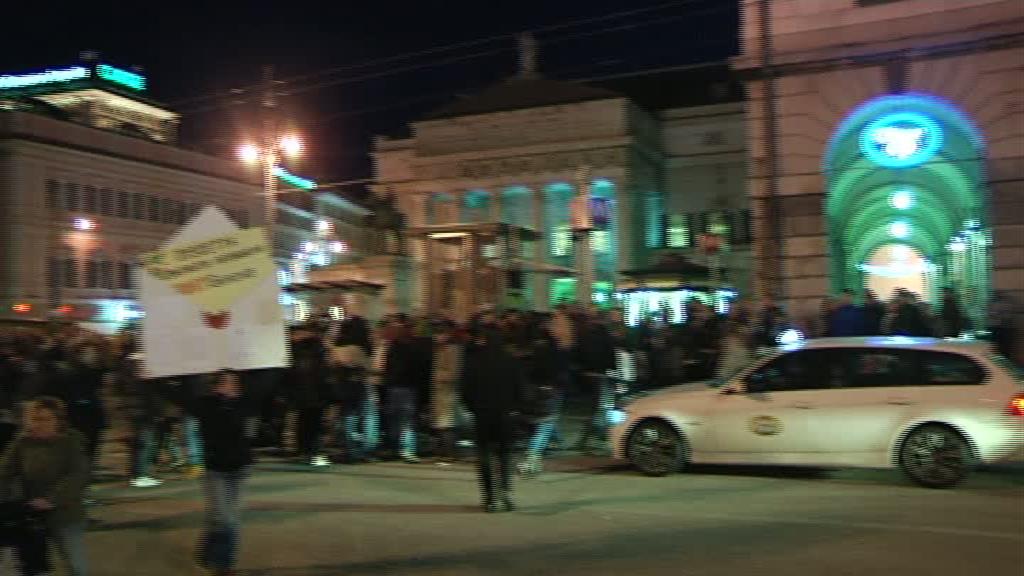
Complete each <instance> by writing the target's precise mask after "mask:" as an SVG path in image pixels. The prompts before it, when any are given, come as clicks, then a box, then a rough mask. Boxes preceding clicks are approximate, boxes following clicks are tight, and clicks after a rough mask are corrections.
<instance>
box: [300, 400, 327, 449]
mask: <svg viewBox="0 0 1024 576" xmlns="http://www.w3.org/2000/svg"><path fill="white" fill-rule="evenodd" d="M323 420H324V407H323V405H322V404H317V405H315V406H305V407H303V408H300V409H299V422H298V424H297V430H296V435H297V436H298V444H299V454H301V455H303V456H309V457H312V456H316V455H317V454H318V453H319V452H320V439H321V437H322V436H323Z"/></svg>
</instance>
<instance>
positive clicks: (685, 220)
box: [665, 214, 691, 248]
mask: <svg viewBox="0 0 1024 576" xmlns="http://www.w3.org/2000/svg"><path fill="white" fill-rule="evenodd" d="M665 235H666V237H665V247H667V248H689V247H690V245H691V242H690V215H689V214H669V215H668V226H666V227H665Z"/></svg>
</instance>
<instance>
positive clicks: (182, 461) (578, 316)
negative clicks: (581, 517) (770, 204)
mask: <svg viewBox="0 0 1024 576" xmlns="http://www.w3.org/2000/svg"><path fill="white" fill-rule="evenodd" d="M991 309H992V313H991V314H990V316H989V318H988V322H987V323H986V326H985V327H984V328H987V329H988V330H989V331H990V332H991V333H992V337H993V340H994V345H995V347H996V348H997V349H998V350H1000V351H1002V352H1003V353H1004V354H1005V355H1007V356H1009V355H1010V354H1009V351H1010V350H1011V349H1012V346H1013V337H1014V333H1013V326H1012V323H1011V321H1009V320H1008V319H1010V318H1012V317H1013V309H1012V305H1011V303H1010V302H1009V301H1008V300H1007V299H1006V298H1005V297H1003V296H1001V295H997V296H996V298H995V299H994V301H993V303H992V306H991ZM975 328H977V327H976V326H974V325H973V324H972V320H971V319H970V317H969V316H968V315H967V314H965V313H964V310H963V308H962V307H961V305H960V303H959V302H958V301H957V297H956V295H955V293H954V292H953V291H951V290H947V291H946V292H945V293H944V295H943V298H942V302H941V306H940V307H939V309H938V311H937V312H935V313H932V311H931V310H930V307H929V306H928V305H927V304H925V303H923V302H920V301H919V300H918V299H917V298H916V297H915V296H914V295H913V294H911V293H909V292H906V291H900V292H897V293H896V295H895V296H894V297H893V298H892V300H891V301H890V302H888V303H883V302H881V301H879V300H878V299H877V298H875V297H874V295H873V294H871V293H870V292H868V293H867V294H866V296H865V299H864V302H863V303H862V304H860V305H858V304H856V303H854V295H853V294H852V293H851V292H849V291H846V292H843V293H842V294H840V295H839V296H838V297H837V298H836V299H828V300H826V301H825V302H824V304H823V306H822V309H821V313H820V314H818V315H816V316H815V317H813V318H809V319H804V321H802V322H801V321H799V320H796V319H794V318H792V317H791V316H789V315H787V314H786V313H785V311H784V310H783V308H782V307H781V306H779V305H777V304H776V303H774V302H772V301H771V300H764V301H761V302H758V303H752V302H749V301H743V300H740V301H737V302H734V303H733V305H732V306H731V307H730V309H729V311H728V313H727V314H719V313H716V311H715V309H714V308H712V307H711V306H708V305H706V304H704V303H701V302H699V301H690V302H689V303H688V305H687V307H686V310H685V322H683V323H679V324H669V323H666V322H664V319H663V317H661V316H660V315H659V314H652V315H650V317H648V318H646V319H645V320H644V321H642V322H641V323H640V324H639V325H638V326H635V327H628V326H627V325H626V323H625V322H624V321H623V316H622V312H621V311H620V310H617V309H611V310H601V309H597V308H593V307H590V308H588V307H582V306H577V305H572V304H564V305H559V306H557V307H556V308H555V309H554V310H553V311H551V312H524V311H517V310H506V311H501V312H497V311H493V310H485V311H481V312H480V313H478V314H476V315H475V316H474V317H473V318H472V319H471V320H469V321H468V322H466V323H462V324H460V323H456V322H454V321H452V320H450V319H447V318H444V317H435V316H408V315H405V314H394V315H390V316H388V317H386V318H384V319H382V320H380V321H379V322H377V323H376V324H374V325H371V323H370V322H369V321H368V320H366V319H365V318H362V317H360V316H351V317H349V318H346V319H344V320H332V319H330V318H329V317H327V316H323V317H319V318H317V319H315V320H312V321H309V322H306V323H304V324H302V325H299V326H295V327H292V328H290V329H289V333H288V339H289V343H290V347H291V364H290V366H288V367H286V368H281V369H267V370H250V371H242V372H237V373H236V372H233V371H230V370H224V371H222V372H219V373H215V374H204V375H189V376H182V377H176V378H164V379H158V380H154V379H148V378H146V377H145V375H144V371H143V369H142V368H143V366H144V364H145V351H144V350H142V349H141V347H140V346H139V345H138V343H137V341H136V337H135V334H134V332H133V331H132V330H126V331H124V332H123V333H122V334H120V335H118V336H117V337H113V338H108V337H100V336H98V335H96V334H92V333H89V332H87V331H84V330H80V329H78V328H76V327H75V326H73V325H62V326H60V327H59V329H56V330H54V329H50V330H45V331H30V330H27V329H20V330H17V331H8V332H7V333H3V334H0V448H3V457H2V459H0V479H4V480H8V482H7V484H12V482H10V480H14V479H16V480H17V482H15V483H16V484H18V486H17V488H18V489H19V490H20V495H18V496H17V498H19V500H17V502H21V507H20V508H19V507H15V508H9V507H8V508H0V512H3V513H5V514H8V517H10V518H16V517H24V518H25V519H26V520H25V521H24V522H23V524H24V526H22V528H26V527H30V526H35V527H37V528H38V529H37V530H29V529H23V530H21V531H20V532H18V534H20V535H21V536H20V537H19V539H16V540H17V546H18V547H19V549H20V550H21V551H22V554H21V557H22V565H23V573H25V574H40V573H43V571H45V570H46V569H47V564H46V554H41V553H39V550H40V549H43V550H45V547H43V548H41V547H40V539H46V540H48V541H50V542H52V543H53V545H54V549H55V550H56V551H57V552H58V554H57V556H58V557H59V558H60V559H61V561H62V562H63V563H65V564H66V569H67V573H68V574H71V575H73V576H78V575H82V574H85V570H86V568H85V557H84V552H83V546H82V534H83V532H84V530H85V528H86V526H87V521H86V514H85V510H86V508H85V506H86V505H87V504H88V503H89V499H88V497H87V489H88V485H89V483H90V480H91V479H93V477H94V476H95V470H96V464H97V461H98V457H99V452H100V449H101V446H103V437H104V431H105V430H106V429H107V427H108V422H109V421H110V418H108V409H109V410H110V411H111V415H112V416H116V417H117V419H118V420H121V421H124V422H125V423H127V424H128V428H129V429H130V431H131V432H130V434H129V436H128V438H129V440H128V444H129V450H128V452H129V454H130V458H129V459H128V463H127V468H128V469H127V470H126V472H127V474H126V476H127V477H128V482H129V485H130V486H132V487H136V488H148V487H153V486H158V485H160V484H161V483H162V482H161V480H159V479H157V478H156V476H157V475H158V474H157V472H156V471H155V470H156V469H157V467H158V466H160V465H163V466H165V467H169V468H177V469H179V471H180V472H181V474H182V475H183V476H185V477H191V478H200V479H201V481H202V486H203V491H204V495H205V499H206V505H207V514H206V518H205V522H204V530H203V536H202V539H201V540H200V544H199V547H198V553H197V561H198V562H199V563H200V565H202V566H205V567H207V568H209V569H210V570H211V571H212V572H211V573H213V574H230V573H231V570H232V568H233V566H234V564H235V562H236V557H237V548H238V531H239V529H240V507H241V503H240V502H241V494H242V492H243V486H244V483H245V479H246V478H247V476H248V470H249V467H250V466H249V465H250V464H251V463H252V461H253V451H252V449H253V448H258V447H266V448H277V449H279V450H285V451H287V452H291V455H292V456H293V457H294V458H296V459H297V460H298V461H299V462H301V463H302V464H303V465H306V466H311V467H314V468H319V467H324V466H330V465H332V464H358V463H361V462H369V461H376V460H382V459H400V460H403V461H405V462H409V463H417V462H420V461H421V458H424V457H430V458H432V459H433V460H434V461H435V462H436V463H437V465H439V466H446V465H449V464H451V463H452V462H454V461H456V460H458V459H460V458H461V457H462V456H464V455H466V453H467V452H468V449H469V447H470V446H472V447H473V448H474V452H475V458H474V460H475V461H476V463H477V469H478V476H479V485H480V492H481V507H482V509H483V510H485V511H487V512H500V511H505V510H513V509H514V508H515V502H514V499H513V497H512V479H513V476H514V475H515V474H516V472H518V473H519V474H521V475H523V476H525V477H529V476H532V475H535V474H537V473H539V472H541V471H542V469H543V462H544V457H545V455H546V454H547V453H549V452H550V451H551V450H553V449H557V448H560V447H568V444H567V443H566V442H565V440H566V439H565V437H564V436H563V427H562V426H561V416H562V414H563V412H564V411H565V410H566V407H567V406H569V405H570V404H571V403H575V404H573V405H580V404H582V405H583V406H585V407H586V408H585V410H586V418H585V420H584V424H583V426H582V429H581V430H580V432H579V435H578V437H577V438H576V442H575V443H574V445H573V446H572V448H573V449H575V450H578V451H585V452H586V451H593V450H602V449H603V445H604V443H603V440H604V436H605V433H606V431H607V427H608V425H609V418H608V413H609V411H610V410H611V409H612V408H613V406H614V403H615V398H616V394H617V393H620V392H622V391H623V390H624V389H625V388H627V387H628V388H629V389H631V390H637V389H643V388H658V387H663V386H668V385H672V384H676V383H679V382H685V381H693V380H704V379H712V378H719V379H723V378H727V377H728V376H730V375H731V374H733V373H735V372H736V371H738V370H740V369H741V368H743V367H744V366H746V365H747V364H748V363H749V362H750V361H751V360H752V359H753V358H754V357H755V354H756V351H757V349H758V348H761V347H771V346H774V345H775V344H776V343H778V342H779V341H780V337H781V336H782V335H783V334H784V333H785V332H787V331H791V330H794V329H799V330H801V331H802V332H804V333H806V334H808V335H810V336H860V335H906V336H938V337H946V336H959V335H961V334H963V333H965V332H969V331H970V330H972V329H975ZM226 368H230V367H226ZM104 391H106V392H107V394H109V395H110V396H111V397H113V398H116V401H113V402H107V401H105V400H104V398H105V396H104ZM516 458H518V460H516ZM8 500H9V501H10V498H8ZM33 522H34V523H33ZM0 527H2V526H0Z"/></svg>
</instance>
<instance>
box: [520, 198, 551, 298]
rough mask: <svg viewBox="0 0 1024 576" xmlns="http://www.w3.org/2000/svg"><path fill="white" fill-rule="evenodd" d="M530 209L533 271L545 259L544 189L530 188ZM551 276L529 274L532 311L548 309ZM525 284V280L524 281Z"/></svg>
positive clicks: (542, 263)
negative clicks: (535, 235) (531, 286)
mask: <svg viewBox="0 0 1024 576" xmlns="http://www.w3.org/2000/svg"><path fill="white" fill-rule="evenodd" d="M530 207H531V209H532V211H531V217H532V219H531V222H532V225H533V230H534V232H536V233H537V239H536V240H534V241H533V254H531V255H530V256H531V259H532V261H533V268H534V269H535V270H537V269H540V268H542V267H543V266H544V262H545V260H546V258H547V256H546V255H547V249H548V244H547V231H546V230H545V229H544V187H543V186H534V187H532V188H530ZM550 280H551V275H550V274H548V273H547V272H531V273H530V280H529V281H530V282H532V283H533V290H532V292H533V295H532V296H533V301H532V302H531V304H532V305H533V309H534V310H548V309H550V305H549V301H550V300H551V297H550V295H549V292H550V289H551V282H550ZM524 282H525V279H524Z"/></svg>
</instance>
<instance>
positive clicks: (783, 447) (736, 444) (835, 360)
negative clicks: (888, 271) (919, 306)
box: [611, 336, 1024, 487]
mask: <svg viewBox="0 0 1024 576" xmlns="http://www.w3.org/2000/svg"><path fill="white" fill-rule="evenodd" d="M613 423H614V426H613V428H612V433H611V442H612V451H613V454H614V456H615V457H616V458H619V459H625V460H629V461H630V462H632V463H633V465H634V466H636V468H638V469H639V470H640V471H642V472H644V473H645V474H648V475H654V476H660V475H664V474H668V473H670V472H674V471H677V470H680V469H681V468H683V467H684V466H685V465H686V464H688V463H713V464H771V465H798V466H824V467H866V468H894V467H900V468H901V469H902V470H903V471H904V472H905V473H906V475H907V476H908V477H909V478H910V479H911V480H913V481H914V482H916V483H918V484H921V485H924V486H930V487H946V486H952V485H954V484H956V483H957V482H959V481H961V480H963V479H964V478H965V477H966V476H967V475H968V473H969V472H970V470H971V469H972V468H973V466H974V465H976V464H978V463H991V462H995V461H998V460H1002V459H1005V458H1007V457H1008V456H1010V455H1012V454H1013V453H1015V452H1016V451H1018V450H1020V449H1021V447H1022V446H1024V386H1022V382H1021V377H1020V374H1019V373H1018V372H1016V371H1015V369H1014V368H1013V367H1012V366H1010V364H1009V362H1008V361H1006V360H1005V359H1004V358H1002V357H999V356H996V355H994V354H992V353H991V352H990V349H989V344H988V343H987V342H966V341H954V340H937V339H933V338H907V337H900V336H893V337H865V338H823V339H820V340H809V341H803V342H797V343H794V344H792V345H789V346H785V347H782V348H780V349H778V350H776V351H775V352H774V353H772V354H771V355H769V356H767V357H765V358H761V359H758V360H756V361H755V362H753V363H752V364H751V366H749V367H747V368H746V369H744V370H742V371H741V372H740V373H738V374H737V375H736V376H734V377H733V378H731V379H729V380H727V381H726V382H723V383H717V384H716V383H694V384H684V385H681V386H675V387H672V388H667V389H663V390H660V391H658V392H656V393H653V394H651V395H648V396H644V397H640V398H638V399H636V400H634V401H632V402H630V403H628V404H626V405H625V406H624V407H623V408H622V409H621V410H620V411H617V412H616V413H615V414H613Z"/></svg>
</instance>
